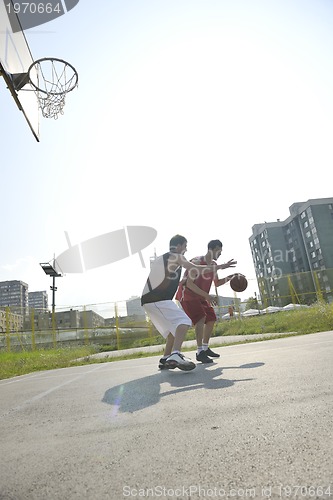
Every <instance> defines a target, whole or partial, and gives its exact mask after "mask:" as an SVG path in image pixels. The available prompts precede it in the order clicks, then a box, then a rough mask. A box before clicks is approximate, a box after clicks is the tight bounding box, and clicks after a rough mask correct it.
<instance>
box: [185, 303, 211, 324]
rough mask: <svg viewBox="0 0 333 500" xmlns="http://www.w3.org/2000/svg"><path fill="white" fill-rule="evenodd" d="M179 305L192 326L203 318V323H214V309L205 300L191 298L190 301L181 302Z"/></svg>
mask: <svg viewBox="0 0 333 500" xmlns="http://www.w3.org/2000/svg"><path fill="white" fill-rule="evenodd" d="M180 304H181V306H182V308H183V309H184V311H185V313H186V314H187V316H188V317H189V318H191V320H192V323H193V324H194V325H196V324H197V323H198V321H200V320H201V319H202V318H205V323H209V322H210V321H216V314H215V312H214V309H213V308H212V306H211V305H210V304H209V303H208V302H207V300H202V299H199V298H198V299H196V298H193V299H191V300H182V301H181V302H180Z"/></svg>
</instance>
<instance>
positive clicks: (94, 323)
mask: <svg viewBox="0 0 333 500" xmlns="http://www.w3.org/2000/svg"><path fill="white" fill-rule="evenodd" d="M80 326H81V327H82V328H98V327H101V326H105V319H104V318H103V317H102V316H100V315H99V314H97V313H96V312H95V311H91V310H90V311H81V313H80Z"/></svg>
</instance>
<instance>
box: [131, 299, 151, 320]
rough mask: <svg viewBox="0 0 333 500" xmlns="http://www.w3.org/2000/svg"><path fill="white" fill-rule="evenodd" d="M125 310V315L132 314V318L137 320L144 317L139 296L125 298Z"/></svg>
mask: <svg viewBox="0 0 333 500" xmlns="http://www.w3.org/2000/svg"><path fill="white" fill-rule="evenodd" d="M126 310H127V316H133V318H136V319H137V320H138V319H145V317H146V314H145V311H144V309H143V307H142V305H141V298H140V297H131V298H129V299H128V300H126Z"/></svg>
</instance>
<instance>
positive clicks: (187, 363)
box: [166, 352, 196, 371]
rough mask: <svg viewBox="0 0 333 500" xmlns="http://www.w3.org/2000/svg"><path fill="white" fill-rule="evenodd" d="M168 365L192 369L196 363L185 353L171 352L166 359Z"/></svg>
mask: <svg viewBox="0 0 333 500" xmlns="http://www.w3.org/2000/svg"><path fill="white" fill-rule="evenodd" d="M166 365H167V366H168V367H169V368H179V369H180V370H184V371H190V370H193V369H194V368H195V367H196V364H195V363H193V361H191V360H190V359H189V358H185V356H184V354H181V353H180V352H179V353H178V352H177V353H174V354H171V355H170V356H169V357H168V358H167V359H166Z"/></svg>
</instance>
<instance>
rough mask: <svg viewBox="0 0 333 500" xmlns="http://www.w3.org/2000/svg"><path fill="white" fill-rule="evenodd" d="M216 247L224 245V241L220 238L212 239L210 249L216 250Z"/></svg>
mask: <svg viewBox="0 0 333 500" xmlns="http://www.w3.org/2000/svg"><path fill="white" fill-rule="evenodd" d="M216 247H221V248H222V247H223V245H222V242H221V241H220V240H211V241H210V242H209V243H208V250H214V248H216Z"/></svg>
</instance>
